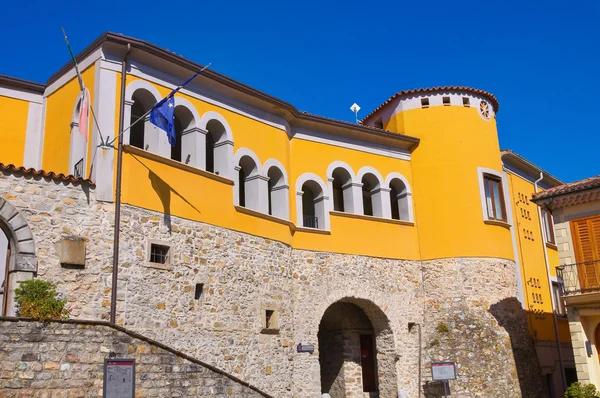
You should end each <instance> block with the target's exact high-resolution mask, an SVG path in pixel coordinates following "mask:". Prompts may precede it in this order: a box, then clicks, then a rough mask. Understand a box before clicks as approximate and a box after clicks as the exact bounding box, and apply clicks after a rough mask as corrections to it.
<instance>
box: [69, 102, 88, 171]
mask: <svg viewBox="0 0 600 398" xmlns="http://www.w3.org/2000/svg"><path fill="white" fill-rule="evenodd" d="M80 112H81V95H79V96H78V99H77V102H76V103H75V107H74V109H73V115H72V118H71V125H70V128H71V138H70V150H69V174H73V175H74V176H75V177H84V174H85V155H86V149H87V139H86V137H87V135H88V134H87V131H88V128H89V126H84V131H86V135H85V136H84V135H83V134H82V133H81V131H80V129H79V115H80ZM88 120H89V119H88Z"/></svg>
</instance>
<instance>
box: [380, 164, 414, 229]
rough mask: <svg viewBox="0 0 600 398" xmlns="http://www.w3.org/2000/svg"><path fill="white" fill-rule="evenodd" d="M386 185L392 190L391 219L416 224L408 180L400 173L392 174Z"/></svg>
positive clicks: (388, 177) (390, 197)
mask: <svg viewBox="0 0 600 398" xmlns="http://www.w3.org/2000/svg"><path fill="white" fill-rule="evenodd" d="M385 185H386V186H387V187H389V188H390V196H389V203H390V209H391V218H393V219H396V220H401V221H409V222H414V216H413V205H412V192H411V190H410V185H409V184H408V180H407V179H406V178H405V177H404V176H403V175H402V174H400V173H390V174H388V176H387V177H386V178H385Z"/></svg>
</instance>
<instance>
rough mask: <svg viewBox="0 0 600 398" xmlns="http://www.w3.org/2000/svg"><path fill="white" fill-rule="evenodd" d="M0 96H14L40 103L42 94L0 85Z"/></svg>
mask: <svg viewBox="0 0 600 398" xmlns="http://www.w3.org/2000/svg"><path fill="white" fill-rule="evenodd" d="M0 96H2V97H8V98H15V99H18V100H21V101H28V102H35V103H36V104H41V103H42V99H43V97H42V95H41V94H35V93H30V92H28V91H22V90H15V89H14V88H8V87H0Z"/></svg>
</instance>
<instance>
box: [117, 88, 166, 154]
mask: <svg viewBox="0 0 600 398" xmlns="http://www.w3.org/2000/svg"><path fill="white" fill-rule="evenodd" d="M161 99H162V96H161V95H160V93H159V92H158V90H157V89H156V87H154V86H153V85H151V84H150V83H148V82H146V81H144V80H134V81H133V82H131V83H129V84H128V85H127V88H126V89H125V114H124V121H123V127H124V129H125V133H124V134H123V143H124V144H126V145H131V146H135V147H138V148H140V149H143V150H146V151H148V152H152V153H156V154H158V155H161V156H164V157H166V158H170V157H171V145H170V144H169V139H168V138H167V133H165V132H164V131H162V130H159V128H158V127H156V126H155V125H153V124H152V123H150V115H149V114H148V115H146V116H144V120H140V121H137V120H138V119H139V118H140V117H142V116H143V115H145V114H146V113H147V112H148V111H149V110H150V109H151V108H152V107H153V106H154V105H155V104H156V103H157V102H159V101H160V100H161ZM136 121H137V122H136ZM134 122H136V123H135V124H133V123H134ZM129 126H131V128H129V129H128V127H129Z"/></svg>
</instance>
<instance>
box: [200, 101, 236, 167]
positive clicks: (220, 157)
mask: <svg viewBox="0 0 600 398" xmlns="http://www.w3.org/2000/svg"><path fill="white" fill-rule="evenodd" d="M198 128H199V129H200V130H203V131H204V132H205V134H206V140H205V144H204V145H205V151H204V159H203V160H201V163H202V162H204V167H202V168H203V169H204V170H206V171H209V172H211V173H215V174H218V175H221V176H223V177H226V178H232V179H233V177H234V176H233V174H234V170H233V164H234V161H233V134H232V132H231V127H229V124H228V123H227V121H226V120H225V118H224V117H223V116H221V115H220V114H218V113H217V112H214V111H209V112H206V113H205V114H204V115H203V116H202V119H200V122H199V123H198Z"/></svg>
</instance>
